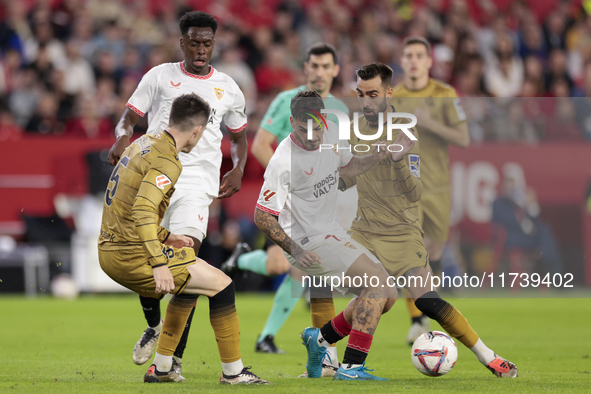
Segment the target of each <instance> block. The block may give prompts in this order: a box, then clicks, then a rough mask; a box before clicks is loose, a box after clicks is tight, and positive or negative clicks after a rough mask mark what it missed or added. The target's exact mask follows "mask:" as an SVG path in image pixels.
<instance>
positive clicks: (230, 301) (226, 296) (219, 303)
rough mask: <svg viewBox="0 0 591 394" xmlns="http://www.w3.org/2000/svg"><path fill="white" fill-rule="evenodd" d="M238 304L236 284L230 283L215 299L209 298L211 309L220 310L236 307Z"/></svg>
mask: <svg viewBox="0 0 591 394" xmlns="http://www.w3.org/2000/svg"><path fill="white" fill-rule="evenodd" d="M235 302H236V294H235V290H234V282H230V284H229V285H228V286H226V287H225V288H224V289H223V290H221V291H220V292H219V293H217V294H216V295H214V296H213V297H209V309H219V308H224V307H227V306H230V305H234V303H235Z"/></svg>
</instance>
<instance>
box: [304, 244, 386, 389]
mask: <svg viewBox="0 0 591 394" xmlns="http://www.w3.org/2000/svg"><path fill="white" fill-rule="evenodd" d="M347 238H348V237H347ZM328 242H329V243H336V242H335V241H332V240H328ZM338 242H340V243H342V244H345V243H347V244H349V246H350V245H351V244H352V245H353V247H354V248H350V249H349V250H348V251H347V250H343V249H340V251H342V252H343V251H344V253H340V254H339V248H336V247H334V245H331V246H333V247H332V248H329V249H328V250H327V249H326V248H323V247H320V248H318V249H313V250H314V251H315V252H316V253H317V254H318V255H319V256H320V261H321V264H319V266H323V268H317V269H323V270H327V272H326V274H327V275H328V276H338V277H341V276H342V274H343V271H342V267H343V264H345V265H346V266H348V268H346V272H345V277H350V278H352V279H353V278H357V277H358V278H363V277H365V276H367V277H369V278H377V281H372V282H371V283H367V282H366V283H363V284H362V287H357V288H355V287H348V286H349V285H351V286H354V284H353V283H351V284H349V283H347V284H345V286H343V287H341V289H342V290H345V289H346V290H347V291H349V292H352V293H354V294H356V295H358V296H359V298H356V299H355V300H353V301H352V302H351V303H350V304H349V306H348V308H347V309H346V310H345V312H343V313H341V314H340V315H338V316H337V317H335V318H334V319H332V320H331V321H330V322H328V323H327V324H325V325H324V326H323V327H322V328H321V329H317V328H312V327H308V328H307V329H306V330H304V332H303V333H302V335H301V337H302V340H303V341H304V345H306V349H307V350H308V363H307V366H306V368H307V371H308V377H309V378H317V377H320V376H321V374H322V360H323V358H324V357H325V354H326V349H327V348H328V346H329V345H330V344H333V343H336V342H337V341H339V340H341V339H342V338H344V337H346V336H349V342H348V346H347V349H346V350H345V356H344V358H343V365H341V368H339V370H338V371H337V373H336V375H335V379H347V380H348V379H355V380H382V379H381V378H377V377H375V376H372V375H370V374H368V373H367V372H366V370H365V358H366V357H367V353H368V352H369V348H370V346H371V341H372V339H373V333H374V332H375V329H376V327H377V324H378V322H379V318H380V316H381V314H382V313H384V312H386V311H387V310H389V309H390V307H391V306H392V305H393V303H394V301H395V296H396V289H395V288H393V287H389V286H388V284H387V279H388V274H387V272H386V271H385V269H384V268H383V267H382V265H381V264H379V262H377V260H372V259H371V258H370V257H369V255H370V253H369V252H368V251H367V250H366V249H365V248H363V247H362V246H361V245H359V244H357V243H356V242H355V241H352V240H350V239H347V240H345V241H344V242H343V241H338ZM341 246H342V245H341ZM342 247H344V246H342ZM351 249H354V250H355V251H357V252H355V255H354V256H355V257H356V258H355V260H354V261H353V262H352V263H351V262H350V261H347V258H348V257H352V254H351ZM347 252H348V253H347ZM359 252H361V253H359ZM335 253H336V254H338V256H336V259H333V258H331V256H332V255H335ZM335 260H336V261H335ZM335 262H336V264H335ZM339 268H340V272H339ZM304 271H305V272H307V273H312V274H314V269H310V270H309V269H304ZM317 276H320V277H322V276H324V274H320V275H317ZM347 287H348V288H347Z"/></svg>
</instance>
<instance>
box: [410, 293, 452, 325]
mask: <svg viewBox="0 0 591 394" xmlns="http://www.w3.org/2000/svg"><path fill="white" fill-rule="evenodd" d="M445 305H447V301H445V300H443V299H441V297H439V294H438V293H437V292H436V291H429V292H427V293H425V294H423V295H422V296H421V297H419V298H417V299H416V300H415V306H416V307H417V309H418V310H420V311H421V312H423V313H424V314H425V316H427V317H429V318H430V319H435V317H436V316H437V314H438V313H439V312H441V310H442V309H443V307H444V306H445Z"/></svg>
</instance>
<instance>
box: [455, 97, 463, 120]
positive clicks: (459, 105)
mask: <svg viewBox="0 0 591 394" xmlns="http://www.w3.org/2000/svg"><path fill="white" fill-rule="evenodd" d="M454 107H455V108H456V112H457V114H458V119H459V120H462V121H463V120H466V111H464V107H462V102H461V101H460V99H459V98H456V99H454Z"/></svg>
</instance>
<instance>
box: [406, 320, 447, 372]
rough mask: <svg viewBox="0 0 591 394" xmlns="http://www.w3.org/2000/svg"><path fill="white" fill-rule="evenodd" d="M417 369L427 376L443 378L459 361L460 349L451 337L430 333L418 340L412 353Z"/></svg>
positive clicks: (435, 332)
mask: <svg viewBox="0 0 591 394" xmlns="http://www.w3.org/2000/svg"><path fill="white" fill-rule="evenodd" d="M410 357H411V359H412V363H413V364H414V366H415V367H416V369H417V370H418V371H419V372H420V373H422V374H424V375H427V376H442V375H445V374H446V373H448V372H449V371H451V369H452V368H453V367H454V365H456V361H458V348H457V347H456V343H455V342H454V340H453V339H451V337H450V336H449V335H447V334H446V333H444V332H441V331H429V332H426V333H424V334H423V335H421V336H420V337H418V338H417V340H416V341H415V343H414V344H413V345H412V350H411V352H410Z"/></svg>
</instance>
